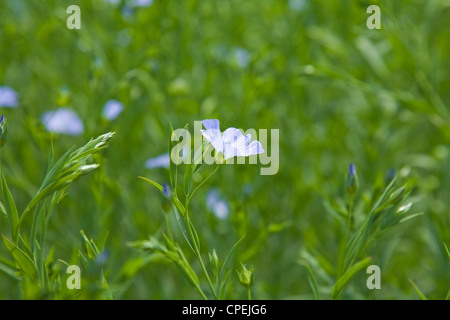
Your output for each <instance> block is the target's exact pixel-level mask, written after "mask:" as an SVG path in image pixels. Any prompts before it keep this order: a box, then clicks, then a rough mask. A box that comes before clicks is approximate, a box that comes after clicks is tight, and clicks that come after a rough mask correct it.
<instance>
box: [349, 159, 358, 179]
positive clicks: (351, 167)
mask: <svg viewBox="0 0 450 320" xmlns="http://www.w3.org/2000/svg"><path fill="white" fill-rule="evenodd" d="M348 173H349V174H350V175H351V176H354V175H355V173H356V169H355V165H354V164H353V162H351V163H350V165H349V166H348Z"/></svg>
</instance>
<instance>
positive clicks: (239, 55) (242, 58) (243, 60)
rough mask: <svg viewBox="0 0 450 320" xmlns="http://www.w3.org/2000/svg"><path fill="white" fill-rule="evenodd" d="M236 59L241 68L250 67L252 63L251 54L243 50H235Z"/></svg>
mask: <svg viewBox="0 0 450 320" xmlns="http://www.w3.org/2000/svg"><path fill="white" fill-rule="evenodd" d="M234 58H235V59H236V62H237V64H238V66H239V67H241V68H245V67H247V66H248V64H249V62H250V53H249V52H248V51H247V50H245V49H242V48H235V50H234Z"/></svg>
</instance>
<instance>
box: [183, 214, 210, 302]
mask: <svg viewBox="0 0 450 320" xmlns="http://www.w3.org/2000/svg"><path fill="white" fill-rule="evenodd" d="M188 210H189V209H188V208H186V216H185V217H184V220H185V222H186V226H187V229H188V232H189V236H190V237H191V239H192V244H193V245H194V251H195V255H196V256H197V259H198V261H199V262H200V266H201V267H202V270H203V273H204V274H205V276H206V280H207V281H208V285H209V288H210V289H211V293H212V294H213V296H214V299H216V300H217V294H216V290H215V289H214V285H213V283H212V281H211V278H210V277H209V273H208V270H206V267H205V263H204V262H203V259H202V255H201V253H200V249H199V248H198V245H197V241H195V240H194V234H193V232H192V228H191V223H190V221H189V211H188Z"/></svg>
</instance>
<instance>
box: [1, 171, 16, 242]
mask: <svg viewBox="0 0 450 320" xmlns="http://www.w3.org/2000/svg"><path fill="white" fill-rule="evenodd" d="M2 184H3V192H4V196H5V198H6V201H7V202H6V205H7V206H8V212H9V214H8V222H9V227H10V229H11V236H12V238H13V242H14V243H17V239H18V237H19V213H18V212H17V207H16V203H15V202H14V199H13V197H12V195H11V191H9V187H8V184H7V183H6V179H5V176H4V175H3V174H2Z"/></svg>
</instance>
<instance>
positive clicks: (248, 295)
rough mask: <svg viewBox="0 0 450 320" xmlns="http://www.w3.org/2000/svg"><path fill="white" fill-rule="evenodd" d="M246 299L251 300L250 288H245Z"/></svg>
mask: <svg viewBox="0 0 450 320" xmlns="http://www.w3.org/2000/svg"><path fill="white" fill-rule="evenodd" d="M247 298H248V300H252V292H251V290H250V288H247Z"/></svg>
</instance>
